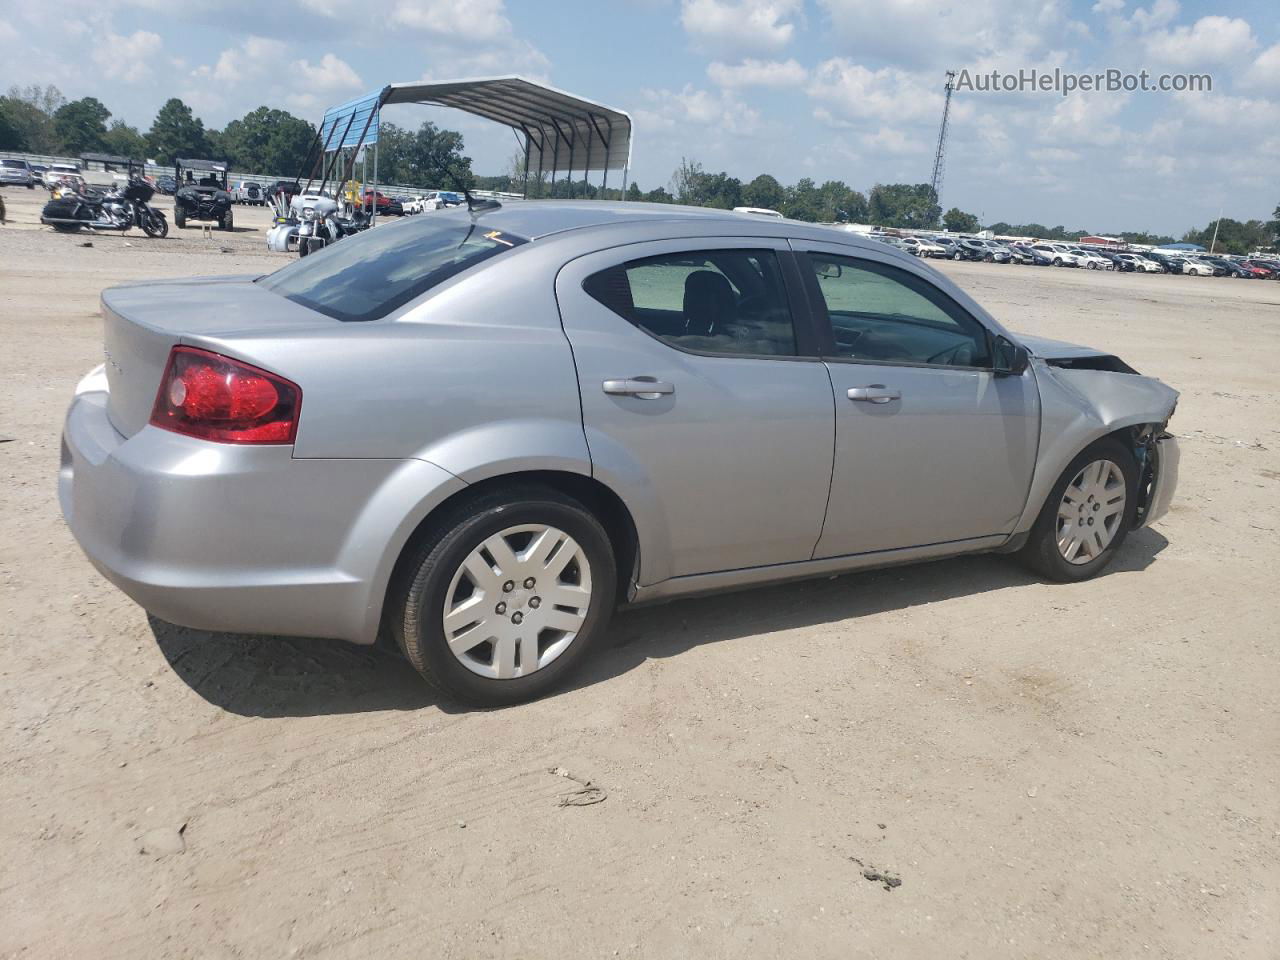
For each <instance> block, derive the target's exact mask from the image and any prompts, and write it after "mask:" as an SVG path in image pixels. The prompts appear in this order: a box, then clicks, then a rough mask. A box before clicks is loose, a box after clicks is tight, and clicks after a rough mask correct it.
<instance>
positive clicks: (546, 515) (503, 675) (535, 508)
mask: <svg viewBox="0 0 1280 960" xmlns="http://www.w3.org/2000/svg"><path fill="white" fill-rule="evenodd" d="M616 590H617V575H616V566H615V563H614V557H613V548H612V546H611V545H610V542H609V538H608V535H607V534H606V533H605V531H604V528H603V527H602V526H601V525H600V522H599V521H598V520H597V519H596V518H595V516H594V515H593V514H592V513H591V512H590V511H588V510H586V509H585V508H584V507H583V506H582V505H581V504H580V503H578V502H576V501H574V500H572V499H570V498H568V497H565V496H563V495H562V494H560V493H557V492H556V491H554V490H552V489H550V488H545V487H536V486H529V487H520V488H515V489H511V490H508V491H500V492H496V493H492V494H488V495H486V496H483V497H481V498H480V499H477V500H474V501H472V502H470V503H467V504H464V505H462V506H460V507H459V508H458V509H456V510H454V511H453V512H452V513H451V514H449V515H448V516H446V517H444V518H442V519H441V520H440V521H439V523H437V524H436V525H435V526H434V527H433V528H432V529H431V530H430V531H429V532H428V533H427V535H426V536H424V537H423V538H422V539H421V541H420V542H419V543H418V545H417V546H416V547H413V548H411V550H410V552H409V553H407V554H406V556H405V557H404V558H403V559H402V561H401V564H400V566H399V567H398V569H397V574H396V578H395V580H394V581H393V586H392V589H391V592H390V595H389V596H390V600H389V606H388V611H387V614H388V615H387V622H388V625H389V627H390V630H391V632H392V634H393V636H394V637H395V639H396V641H397V642H398V644H399V646H400V649H401V650H402V651H403V652H404V654H405V656H406V657H407V658H408V659H409V662H410V663H412V664H413V666H414V667H415V668H416V669H417V670H418V672H419V673H420V674H422V676H423V677H424V678H426V680H427V681H428V682H430V683H432V684H433V685H434V686H437V687H438V688H440V689H441V690H442V691H444V692H445V693H446V694H448V695H450V696H453V697H456V698H457V699H459V700H461V701H465V702H466V703H469V704H473V705H476V706H500V705H504V704H511V703H519V702H522V701H526V700H532V699H535V698H537V697H541V696H544V695H545V694H547V693H550V692H551V691H552V690H553V689H555V688H556V687H558V686H560V685H561V684H562V683H563V681H564V680H565V678H566V677H567V676H568V674H569V673H570V672H572V671H573V670H574V669H576V668H577V667H578V665H579V664H580V663H581V662H582V661H583V660H584V659H586V657H587V655H588V654H589V653H590V651H591V649H592V648H593V647H594V646H596V645H597V644H598V643H599V642H600V640H601V638H602V637H603V634H604V630H605V627H606V625H607V623H608V619H609V616H610V614H611V613H612V612H613V606H614V597H615V593H616Z"/></svg>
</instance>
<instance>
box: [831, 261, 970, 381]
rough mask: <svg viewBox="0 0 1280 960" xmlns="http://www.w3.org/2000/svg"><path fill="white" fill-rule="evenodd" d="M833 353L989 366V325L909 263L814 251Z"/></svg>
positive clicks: (893, 360) (858, 357) (871, 358)
mask: <svg viewBox="0 0 1280 960" xmlns="http://www.w3.org/2000/svg"><path fill="white" fill-rule="evenodd" d="M807 259H808V261H809V264H810V265H811V269H812V270H813V273H814V276H815V277H816V279H817V286H818V290H819V291H820V292H821V294H822V300H823V303H824V304H825V306H826V309H827V315H828V317H829V318H830V321H831V331H832V335H833V336H834V338H835V356H837V357H847V358H849V359H852V360H865V361H871V362H880V363H911V364H935V365H941V366H956V367H985V366H990V351H989V349H988V346H987V333H986V329H985V328H984V327H983V326H982V325H981V324H980V323H978V322H977V321H976V320H974V319H973V318H972V317H971V316H969V315H968V314H967V313H966V312H965V311H964V310H962V309H961V308H960V306H959V305H958V304H956V303H955V301H953V300H952V299H951V298H950V297H948V296H947V295H946V294H944V293H942V291H940V290H938V289H937V288H936V287H934V286H933V285H932V284H930V283H929V282H928V281H926V280H923V279H922V278H920V277H917V276H915V275H914V274H911V273H908V272H907V271H905V270H899V269H898V268H897V267H891V266H888V265H886V264H881V263H876V262H874V261H870V260H855V259H853V258H851V257H839V256H833V255H829V254H825V253H810V254H809V255H808V258H807Z"/></svg>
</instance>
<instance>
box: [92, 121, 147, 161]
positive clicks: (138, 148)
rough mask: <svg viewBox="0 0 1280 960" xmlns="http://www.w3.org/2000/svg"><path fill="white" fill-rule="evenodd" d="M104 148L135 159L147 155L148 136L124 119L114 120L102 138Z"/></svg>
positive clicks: (141, 158) (140, 158)
mask: <svg viewBox="0 0 1280 960" xmlns="http://www.w3.org/2000/svg"><path fill="white" fill-rule="evenodd" d="M102 149H103V151H104V152H106V153H114V154H117V155H119V156H122V157H131V158H132V159H134V160H144V159H146V157H147V138H146V137H144V136H143V135H142V134H141V133H139V132H138V128H137V127H131V126H129V124H127V123H125V122H124V121H123V120H113V121H112V122H111V126H110V127H109V128H108V129H107V133H106V136H104V137H103V138H102Z"/></svg>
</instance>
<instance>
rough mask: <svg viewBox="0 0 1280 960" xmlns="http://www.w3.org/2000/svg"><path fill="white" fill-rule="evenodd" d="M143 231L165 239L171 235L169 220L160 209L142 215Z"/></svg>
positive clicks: (159, 238)
mask: <svg viewBox="0 0 1280 960" xmlns="http://www.w3.org/2000/svg"><path fill="white" fill-rule="evenodd" d="M142 232H143V233H145V234H146V235H147V236H148V237H154V238H155V239H156V240H163V239H164V238H165V237H167V236H168V235H169V221H168V220H166V219H165V218H164V214H163V213H161V212H160V211H159V210H152V211H151V212H150V213H147V214H144V215H143V217H142Z"/></svg>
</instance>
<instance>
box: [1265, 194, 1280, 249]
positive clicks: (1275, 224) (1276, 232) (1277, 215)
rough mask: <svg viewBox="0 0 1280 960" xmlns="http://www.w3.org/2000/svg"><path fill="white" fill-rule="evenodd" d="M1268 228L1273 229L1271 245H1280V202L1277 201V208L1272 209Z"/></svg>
mask: <svg viewBox="0 0 1280 960" xmlns="http://www.w3.org/2000/svg"><path fill="white" fill-rule="evenodd" d="M1267 229H1268V230H1270V231H1271V245H1272V246H1273V247H1280V203H1277V204H1276V208H1275V210H1274V211H1272V213H1271V221H1270V222H1269V223H1268V224H1267Z"/></svg>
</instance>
